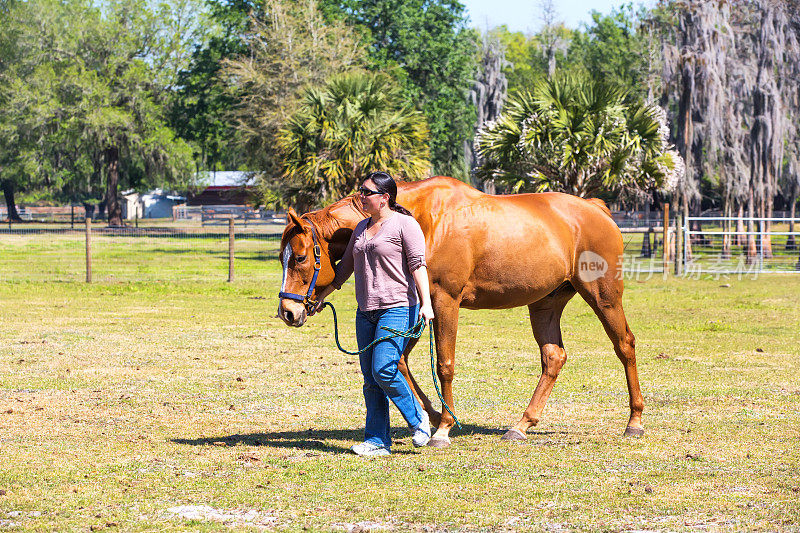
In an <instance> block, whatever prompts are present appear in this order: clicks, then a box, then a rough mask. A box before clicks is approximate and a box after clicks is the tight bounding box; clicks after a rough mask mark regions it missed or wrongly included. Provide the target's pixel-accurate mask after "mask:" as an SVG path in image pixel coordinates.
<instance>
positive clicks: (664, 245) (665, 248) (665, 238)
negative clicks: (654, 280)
mask: <svg viewBox="0 0 800 533" xmlns="http://www.w3.org/2000/svg"><path fill="white" fill-rule="evenodd" d="M662 229H663V233H664V234H663V235H662V236H661V255H662V256H663V270H664V277H665V278H666V277H667V276H669V204H664V227H663V228H662Z"/></svg>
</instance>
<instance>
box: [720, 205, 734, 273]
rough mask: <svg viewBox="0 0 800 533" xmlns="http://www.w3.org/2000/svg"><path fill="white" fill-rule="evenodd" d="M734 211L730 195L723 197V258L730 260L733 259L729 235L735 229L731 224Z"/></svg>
mask: <svg viewBox="0 0 800 533" xmlns="http://www.w3.org/2000/svg"><path fill="white" fill-rule="evenodd" d="M732 213H733V210H732V209H731V200H730V196H729V195H728V194H725V196H723V200H722V217H723V219H724V220H723V221H722V258H723V259H730V258H731V234H730V233H729V232H730V231H731V229H732V228H733V225H732V224H731V214H732Z"/></svg>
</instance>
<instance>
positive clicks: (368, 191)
mask: <svg viewBox="0 0 800 533" xmlns="http://www.w3.org/2000/svg"><path fill="white" fill-rule="evenodd" d="M358 194H360V195H361V196H372V195H373V194H383V193H381V192H378V191H373V190H372V189H367V188H366V187H364V186H361V187H359V188H358Z"/></svg>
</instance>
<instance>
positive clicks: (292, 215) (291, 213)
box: [287, 207, 306, 233]
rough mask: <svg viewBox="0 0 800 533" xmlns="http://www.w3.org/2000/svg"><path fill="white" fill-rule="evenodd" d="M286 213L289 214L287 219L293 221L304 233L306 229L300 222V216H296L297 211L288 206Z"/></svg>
mask: <svg viewBox="0 0 800 533" xmlns="http://www.w3.org/2000/svg"><path fill="white" fill-rule="evenodd" d="M287 215H288V216H289V220H290V221H292V222H294V224H295V226H297V227H298V228H300V231H302V232H303V233H305V231H306V230H305V228H303V224H302V223H301V222H300V217H299V216H297V213H296V212H295V210H294V209H292V208H291V207H290V208H289V212H288V213H287Z"/></svg>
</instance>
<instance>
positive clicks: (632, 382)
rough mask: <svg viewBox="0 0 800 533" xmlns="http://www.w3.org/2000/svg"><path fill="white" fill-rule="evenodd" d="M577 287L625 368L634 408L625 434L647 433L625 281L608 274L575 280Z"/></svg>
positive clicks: (634, 435) (640, 434)
mask: <svg viewBox="0 0 800 533" xmlns="http://www.w3.org/2000/svg"><path fill="white" fill-rule="evenodd" d="M576 288H577V289H578V292H579V293H580V295H581V296H582V297H583V299H584V300H586V302H587V303H588V304H589V305H590V306H591V308H592V309H593V310H594V312H595V314H596V315H597V317H598V318H599V319H600V322H601V323H602V324H603V328H605V330H606V334H607V335H608V338H609V339H611V343H612V344H613V345H614V352H616V354H617V357H618V358H619V360H620V361H621V362H622V364H623V366H624V367H625V379H626V381H627V383H628V397H629V401H630V408H631V415H630V419H629V420H628V426H627V427H626V428H625V435H626V436H631V437H640V436H642V435H643V434H644V427H643V426H642V410H643V409H644V399H643V398H642V389H641V387H640V386H639V372H638V370H637V368H636V339H635V337H634V336H633V333H631V330H630V328H629V327H628V321H627V319H626V318H625V311H624V310H623V309H622V290H623V283H622V280H621V279H615V278H614V279H612V277H611V276H609V275H607V276H605V277H602V278H600V279H598V280H595V281H591V282H581V281H577V280H576Z"/></svg>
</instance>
